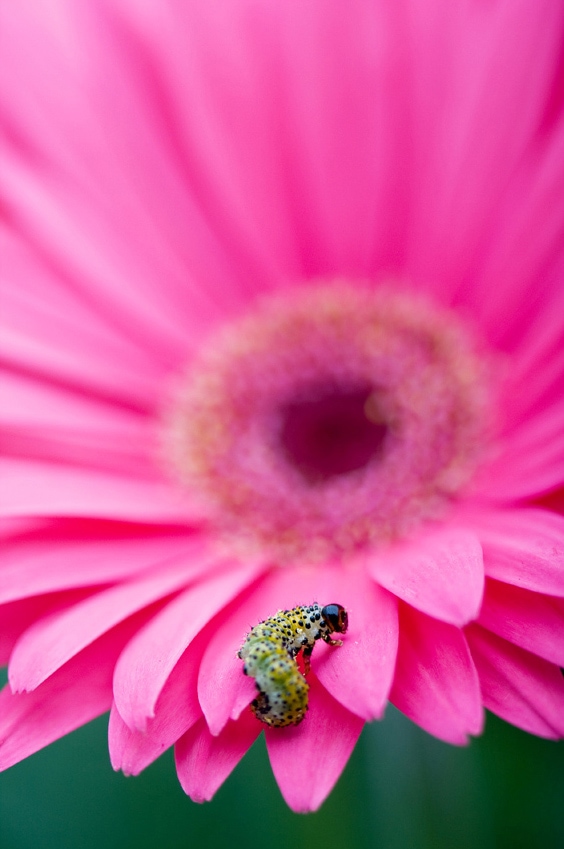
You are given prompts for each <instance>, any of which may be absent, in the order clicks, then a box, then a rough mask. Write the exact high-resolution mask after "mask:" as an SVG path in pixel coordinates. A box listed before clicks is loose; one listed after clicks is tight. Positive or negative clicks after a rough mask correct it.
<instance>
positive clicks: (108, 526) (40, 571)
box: [0, 520, 192, 602]
mask: <svg viewBox="0 0 564 849" xmlns="http://www.w3.org/2000/svg"><path fill="white" fill-rule="evenodd" d="M191 537H192V535H191V533H190V531H189V530H187V529H185V528H182V527H176V528H175V527H174V526H173V527H169V528H167V527H162V528H159V527H158V526H157V527H152V526H150V525H140V524H139V525H135V524H132V525H127V524H125V523H118V522H103V521H100V522H96V521H87V520H75V521H73V520H60V521H55V522H51V523H48V524H43V525H42V526H41V528H39V529H38V530H33V531H30V532H28V533H22V534H18V535H12V536H11V538H10V539H7V540H6V541H5V542H4V543H3V548H2V557H3V562H2V565H1V566H0V602H5V601H12V600H14V599H18V598H26V597H29V596H33V595H40V594H41V593H45V592H53V591H55V590H62V589H67V588H70V587H82V586H84V587H88V586H91V587H94V586H96V585H99V584H106V583H112V582H114V581H118V580H121V579H123V578H127V577H130V576H131V575H136V574H140V573H141V572H143V570H144V569H146V568H147V567H149V566H152V565H153V564H155V563H158V562H164V561H166V560H168V559H169V558H170V557H173V556H175V555H178V554H179V553H180V552H186V551H187V550H188V549H190V547H191V546H192V542H191Z"/></svg>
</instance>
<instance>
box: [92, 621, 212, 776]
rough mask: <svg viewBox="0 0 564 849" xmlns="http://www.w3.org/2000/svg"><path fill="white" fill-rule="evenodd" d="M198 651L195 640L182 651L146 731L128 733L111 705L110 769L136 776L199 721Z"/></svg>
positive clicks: (197, 640) (197, 642)
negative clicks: (197, 688) (111, 767)
mask: <svg viewBox="0 0 564 849" xmlns="http://www.w3.org/2000/svg"><path fill="white" fill-rule="evenodd" d="M202 649H203V640H201V639H200V638H198V637H197V638H196V639H195V640H194V642H193V643H192V644H191V645H190V646H189V647H188V648H187V649H186V651H185V652H184V654H183V655H182V657H181V658H180V660H179V661H178V663H177V664H176V666H175V667H174V669H173V670H172V672H171V674H170V676H169V678H168V680H167V682H166V684H165V685H164V687H163V689H162V692H161V694H160V696H159V698H158V701H157V704H156V705H155V716H154V718H153V719H150V720H149V721H148V723H147V729H146V731H132V730H131V728H129V727H128V726H127V725H126V724H125V722H124V721H123V719H122V718H121V716H120V715H119V713H118V710H117V708H116V706H115V704H114V705H113V707H112V711H111V713H110V724H109V730H108V740H109V747H110V757H111V761H112V766H113V768H114V769H116V770H117V769H121V770H123V772H124V773H125V774H126V775H137V774H138V773H140V772H141V771H142V770H143V769H145V767H147V766H148V765H149V764H150V763H152V762H153V761H154V760H155V759H156V758H158V757H159V755H161V754H162V753H163V752H164V751H165V750H166V749H168V748H169V747H170V746H172V745H173V744H174V743H176V741H177V740H178V739H179V738H180V737H181V736H182V735H183V734H184V733H185V732H186V731H187V730H188V729H189V728H191V727H192V725H194V724H195V723H196V722H197V721H198V719H200V718H201V716H202V710H201V708H200V705H199V702H198V695H197V691H196V682H197V678H198V669H199V666H200V660H201V656H202Z"/></svg>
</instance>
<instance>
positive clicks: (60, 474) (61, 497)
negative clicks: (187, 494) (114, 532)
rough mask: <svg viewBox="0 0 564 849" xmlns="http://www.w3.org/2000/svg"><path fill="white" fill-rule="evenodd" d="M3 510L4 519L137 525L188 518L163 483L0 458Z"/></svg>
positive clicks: (0, 501)
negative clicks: (68, 519)
mask: <svg viewBox="0 0 564 849" xmlns="http://www.w3.org/2000/svg"><path fill="white" fill-rule="evenodd" d="M0 477H1V479H2V490H1V492H0V509H1V511H2V513H3V514H4V515H6V516H13V515H22V514H23V515H35V516H91V517H97V518H101V519H124V520H133V521H138V522H143V521H148V522H152V521H157V522H165V523H166V522H185V521H187V520H189V518H190V514H189V512H188V516H187V510H186V507H185V505H183V503H182V498H181V495H180V494H176V493H175V492H174V490H173V489H172V488H171V486H170V484H169V483H168V482H165V481H164V479H163V480H162V481H161V480H155V481H146V480H138V479H135V478H133V477H131V476H127V477H126V476H122V475H119V474H114V473H111V472H108V471H102V470H95V469H84V468H78V467H73V466H65V465H57V464H55V463H49V462H40V461H33V460H31V461H27V460H20V459H17V458H14V457H3V458H1V459H0Z"/></svg>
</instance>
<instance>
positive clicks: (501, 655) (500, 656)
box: [466, 625, 564, 739]
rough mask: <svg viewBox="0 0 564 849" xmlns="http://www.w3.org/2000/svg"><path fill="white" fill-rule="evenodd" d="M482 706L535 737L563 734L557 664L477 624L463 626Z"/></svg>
mask: <svg viewBox="0 0 564 849" xmlns="http://www.w3.org/2000/svg"><path fill="white" fill-rule="evenodd" d="M466 636H467V639H468V644H469V646H470V650H471V652H472V657H473V658H474V662H475V664H476V668H477V670H478V675H479V676H480V687H481V689H482V697H483V702H484V705H485V707H487V708H488V710H491V711H493V712H494V713H497V715H498V716H501V718H502V719H505V720H507V722H511V723H513V725H517V726H518V727H519V728H523V729H524V730H525V731H528V732H529V733H531V734H537V735H538V736H539V737H550V738H552V739H557V738H559V737H562V736H564V678H563V677H562V673H561V671H560V669H559V668H558V666H556V665H555V664H552V663H549V662H548V661H546V660H543V659H542V658H540V657H536V656H535V655H534V654H530V653H529V652H528V651H525V650H524V649H521V648H518V647H517V646H513V645H511V643H508V642H507V641H506V640H503V639H501V637H497V636H495V635H494V634H491V633H490V632H489V631H486V630H485V629H484V628H481V627H480V626H479V625H470V626H468V628H467V629H466Z"/></svg>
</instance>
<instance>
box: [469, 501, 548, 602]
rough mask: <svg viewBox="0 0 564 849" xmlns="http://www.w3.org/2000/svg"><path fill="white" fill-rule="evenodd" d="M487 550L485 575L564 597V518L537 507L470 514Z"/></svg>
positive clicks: (483, 546)
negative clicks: (563, 565)
mask: <svg viewBox="0 0 564 849" xmlns="http://www.w3.org/2000/svg"><path fill="white" fill-rule="evenodd" d="M469 523H471V525H472V527H473V528H474V529H475V531H476V533H477V535H478V536H479V538H480V542H481V544H482V548H483V549H484V566H485V570H486V575H488V577H490V578H495V579H496V580H497V581H504V582H505V583H508V584H514V585H515V586H518V587H522V588H523V589H528V590H532V591H533V592H539V593H546V594H547V595H556V596H563V595H564V569H563V568H562V563H563V562H564V516H560V515H558V513H554V512H552V511H550V510H540V509H538V508H534V507H521V508H519V509H508V510H503V511H501V510H491V511H488V512H483V513H477V514H471V515H470V517H469Z"/></svg>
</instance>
